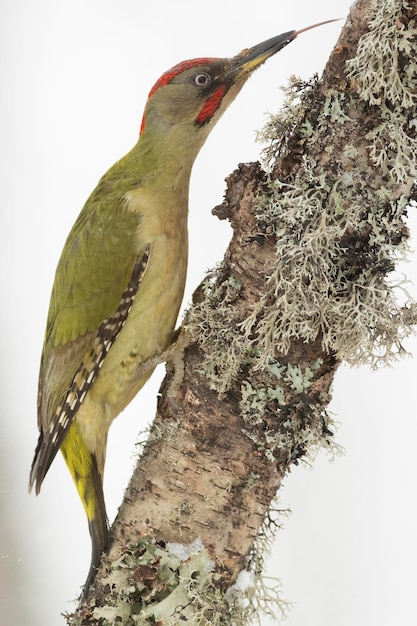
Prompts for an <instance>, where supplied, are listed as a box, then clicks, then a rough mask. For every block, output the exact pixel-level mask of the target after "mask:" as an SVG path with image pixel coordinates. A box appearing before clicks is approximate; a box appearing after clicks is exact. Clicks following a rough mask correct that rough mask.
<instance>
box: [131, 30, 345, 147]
mask: <svg viewBox="0 0 417 626" xmlns="http://www.w3.org/2000/svg"><path fill="white" fill-rule="evenodd" d="M330 21H333V20H330ZM324 23H327V22H322V24H324ZM319 25H320V24H315V25H314V26H308V27H307V28H303V29H302V30H298V31H295V30H291V31H289V32H286V33H283V34H281V35H278V36H276V37H272V38H271V39H268V40H266V41H263V42H262V43H260V44H258V45H256V46H253V47H252V48H247V49H245V50H242V52H240V53H239V54H238V55H237V56H234V57H231V58H226V59H218V58H200V59H192V60H189V61H183V62H182V63H179V64H178V65H176V66H174V67H173V68H171V69H170V70H168V71H167V72H165V74H163V75H162V76H161V78H159V80H158V81H157V82H156V83H155V85H154V86H153V87H152V89H151V91H150V93H149V98H148V102H147V104H146V108H145V112H144V115H143V119H142V125H141V134H143V133H145V132H148V131H151V132H153V133H155V132H156V134H157V135H159V136H161V134H166V133H169V132H170V130H171V129H172V128H173V127H174V126H175V127H179V128H182V129H184V130H187V132H188V134H192V135H194V136H201V142H203V141H204V139H205V138H206V137H207V135H208V133H209V132H210V130H211V128H212V127H213V126H214V124H215V123H216V122H217V121H218V119H219V118H220V116H221V115H222V114H223V113H224V112H225V110H226V109H227V108H228V106H229V105H230V103H231V102H232V101H233V100H234V99H235V97H236V96H237V94H238V93H239V91H240V90H241V89H242V87H243V85H244V84H245V82H246V81H247V79H248V78H249V76H250V75H251V74H252V73H253V71H254V70H255V69H256V68H257V67H259V66H260V65H261V64H262V63H264V61H266V60H267V59H269V58H270V57H271V56H273V55H274V54H275V53H276V52H278V51H279V50H282V48H284V47H285V46H286V45H287V44H289V43H290V42H291V41H293V40H294V39H295V38H296V37H297V35H299V34H300V33H301V32H304V31H305V30H309V29H310V28H314V27H315V26H319ZM193 131H194V132H193Z"/></svg>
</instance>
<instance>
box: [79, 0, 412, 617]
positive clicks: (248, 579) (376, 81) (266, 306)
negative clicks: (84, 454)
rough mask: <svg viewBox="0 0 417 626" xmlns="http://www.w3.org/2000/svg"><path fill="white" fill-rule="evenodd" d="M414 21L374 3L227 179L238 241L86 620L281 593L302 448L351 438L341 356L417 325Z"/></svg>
mask: <svg viewBox="0 0 417 626" xmlns="http://www.w3.org/2000/svg"><path fill="white" fill-rule="evenodd" d="M416 19H417V5H416V4H415V3H410V5H407V4H406V3H405V2H401V1H399V0H379V1H373V0H358V1H357V2H356V3H355V4H354V6H353V8H352V11H351V14H350V16H349V18H348V20H347V23H346V25H345V27H344V29H343V32H342V34H341V36H340V39H339V41H338V43H337V45H336V47H335V49H334V51H333V53H332V55H331V57H330V59H329V61H328V64H327V66H326V68H325V71H324V74H323V77H322V79H321V80H316V79H314V80H313V81H312V83H311V84H309V85H305V84H301V83H297V82H296V81H293V82H292V84H291V85H290V87H289V90H288V102H287V104H286V106H285V107H284V110H283V112H281V113H280V114H278V115H277V116H276V117H274V118H272V119H271V120H270V122H269V124H268V127H267V129H266V130H265V132H264V134H265V139H266V141H267V144H268V148H267V151H266V162H267V166H266V167H265V169H261V167H260V165H259V164H258V163H253V164H249V165H240V166H239V167H238V169H237V170H236V171H235V172H234V173H233V174H232V175H231V176H230V177H229V179H228V188H227V191H226V195H225V199H224V202H223V204H222V205H221V206H219V207H216V208H215V209H214V211H213V212H214V214H215V215H217V216H218V217H219V218H220V219H228V220H229V221H230V222H231V225H232V227H233V238H232V240H231V242H230V245H229V248H228V250H227V252H226V255H225V258H224V260H223V262H222V264H221V266H220V267H219V268H218V269H216V270H215V271H214V272H213V273H212V274H211V275H209V276H208V277H207V278H206V279H205V280H204V281H203V283H202V284H201V285H200V287H199V288H198V289H197V290H196V292H195V294H194V302H193V306H192V308H191V309H190V310H189V311H188V313H187V315H186V318H185V320H184V322H183V325H182V328H181V332H180V335H179V337H178V339H177V341H176V343H175V345H174V346H173V347H172V349H171V350H170V353H169V355H168V362H167V376H166V378H165V380H164V382H163V384H162V388H161V396H160V398H159V403H158V411H157V415H156V418H155V421H154V423H153V425H152V428H151V431H150V434H149V439H148V441H147V443H146V446H145V448H144V451H143V454H142V456H141V458H140V460H139V462H138V464H137V467H136V469H135V472H134V475H133V477H132V479H131V482H130V485H129V487H128V489H127V492H126V495H125V498H124V501H123V504H122V506H121V507H120V510H119V513H118V516H117V518H116V520H115V522H114V525H113V527H112V543H111V547H110V550H109V553H108V554H107V555H105V556H104V557H103V559H102V564H101V567H100V570H99V572H98V575H97V578H96V581H95V587H94V588H93V589H91V590H90V593H89V595H88V598H87V600H86V601H85V602H83V603H81V604H80V606H79V608H78V610H77V611H76V613H75V614H74V615H72V616H67V620H68V623H69V624H83V625H84V624H101V625H102V626H105V625H107V624H114V623H120V624H125V625H127V624H139V625H145V624H155V623H157V624H160V625H161V626H162V625H163V626H168V625H173V624H177V623H183V621H188V622H189V623H193V624H207V625H208V624H245V623H249V621H250V620H251V619H253V618H254V617H255V616H256V614H257V612H258V611H259V610H261V609H263V610H265V611H267V612H268V611H271V612H272V611H273V610H274V606H273V605H274V602H275V601H276V597H275V596H274V594H273V592H272V591H271V590H268V589H266V588H265V585H264V583H263V580H262V575H261V568H262V559H263V552H262V550H263V549H265V547H266V544H267V543H268V541H270V540H271V537H272V534H273V527H274V525H275V524H276V520H275V518H274V516H273V514H272V513H271V505H272V503H273V501H274V498H275V496H276V493H277V490H278V489H279V487H280V484H281V481H282V479H283V477H284V476H285V474H286V472H287V471H288V470H289V468H290V467H291V466H292V465H293V464H297V462H298V460H299V459H302V458H303V457H306V458H308V457H310V458H311V457H312V456H314V453H315V452H317V450H318V449H319V448H321V447H322V446H325V447H327V448H329V449H331V448H332V447H336V444H335V443H334V442H333V438H332V435H333V427H332V422H331V419H330V417H329V415H328V414H327V412H326V407H327V405H328V402H329V400H330V392H329V389H330V385H331V383H332V380H333V377H334V374H335V372H336V369H337V367H338V365H339V363H340V362H341V361H343V360H347V361H349V362H350V363H355V364H357V363H360V362H365V361H366V362H372V363H376V362H378V363H385V362H388V360H389V359H390V358H391V357H392V356H393V355H395V354H397V353H399V352H401V350H402V349H401V340H402V338H403V337H404V336H406V335H407V334H409V332H410V331H411V327H412V324H415V323H416V307H415V305H413V304H412V303H410V304H409V305H404V306H402V307H400V306H399V305H398V304H397V303H396V299H395V296H394V293H393V289H392V286H391V285H390V283H389V282H388V280H387V275H388V274H389V272H391V270H392V269H393V267H394V262H395V259H396V258H397V257H398V256H399V254H400V253H401V251H402V250H403V249H404V247H405V246H406V240H407V237H408V230H407V227H406V225H405V221H404V220H405V216H406V207H407V204H408V203H409V200H410V197H411V196H412V193H413V189H412V188H413V182H414V180H415V178H416V174H417V164H416V154H417V140H416V121H415V119H416V109H417V106H416V103H417V90H416V84H417V81H416V72H417V70H416V65H415V58H417V41H416V31H415V30H412V28H411V26H409V25H410V24H412V23H413V20H414V21H415V20H416ZM245 572H246V574H245ZM236 581H238V584H235V583H236ZM275 608H276V607H275ZM281 608H282V607H281Z"/></svg>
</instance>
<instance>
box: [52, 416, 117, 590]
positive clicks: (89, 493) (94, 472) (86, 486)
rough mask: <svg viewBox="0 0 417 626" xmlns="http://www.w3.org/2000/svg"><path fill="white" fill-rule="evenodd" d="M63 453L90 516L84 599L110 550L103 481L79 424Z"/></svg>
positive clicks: (69, 431) (70, 433) (64, 443)
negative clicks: (87, 568) (89, 562)
mask: <svg viewBox="0 0 417 626" xmlns="http://www.w3.org/2000/svg"><path fill="white" fill-rule="evenodd" d="M61 452H62V454H63V457H64V459H65V462H66V464H67V466H68V469H69V471H70V473H71V476H72V478H73V480H74V482H75V485H76V487H77V491H78V494H79V496H80V499H81V501H82V503H83V506H84V509H85V512H86V514H87V518H88V526H89V530H90V535H91V543H92V548H91V565H90V571H89V572H88V576H87V580H86V582H85V585H84V588H83V595H84V596H86V595H87V592H88V589H89V587H90V585H91V583H92V582H93V580H94V577H95V575H96V572H97V570H98V566H99V564H100V559H101V555H102V553H103V552H105V551H106V550H107V548H108V546H109V531H108V523H107V514H106V506H105V503H104V494H103V477H102V473H101V472H100V470H99V469H98V466H97V459H96V456H95V454H94V453H91V452H90V450H89V449H88V448H87V446H86V444H85V442H84V440H83V438H82V437H81V435H80V432H79V430H78V427H77V424H76V422H74V423H73V424H71V427H70V429H69V430H68V433H67V436H66V437H65V439H64V441H63V443H62V445H61Z"/></svg>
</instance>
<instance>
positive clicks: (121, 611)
mask: <svg viewBox="0 0 417 626" xmlns="http://www.w3.org/2000/svg"><path fill="white" fill-rule="evenodd" d="M257 544H259V548H260V547H261V544H262V547H267V546H268V545H270V540H268V542H267V540H266V536H265V533H264V532H262V534H261V536H260V538H259V539H258V541H257ZM266 553H267V552H266V551H263V552H262V556H261V554H260V550H259V553H258V545H257V546H254V548H253V550H252V551H251V553H250V555H249V557H248V562H247V568H248V572H249V573H250V584H248V585H246V586H245V587H240V589H239V588H238V586H236V585H234V586H232V587H231V588H229V590H228V591H226V592H224V591H222V589H221V586H220V580H221V577H220V575H219V574H217V573H216V572H215V569H214V563H213V561H212V560H211V559H210V556H209V554H208V552H207V550H206V549H205V547H204V546H203V544H202V542H201V541H200V539H197V540H196V541H195V542H194V543H193V544H188V545H183V544H170V543H168V544H167V545H166V546H164V545H163V544H160V545H158V544H155V543H154V541H153V540H151V538H149V537H143V538H141V540H140V541H138V543H137V544H136V545H134V546H131V547H130V550H126V551H125V553H124V554H123V555H122V556H121V557H120V558H119V559H118V561H116V562H115V563H113V564H112V569H111V571H110V572H109V574H108V575H107V577H106V578H105V580H104V581H103V582H104V583H105V584H106V585H108V586H109V588H110V590H111V591H110V594H109V596H108V600H107V604H106V606H101V607H99V606H96V607H94V609H93V617H94V619H95V620H100V624H101V626H114V624H118V625H119V626H151V625H152V624H159V623H160V624H163V625H164V626H176V625H177V624H179V623H183V622H186V623H190V624H194V625H195V626H248V625H249V624H254V623H258V624H261V619H262V615H274V614H275V612H276V608H277V606H278V607H279V608H280V610H281V612H282V613H283V612H284V608H285V603H284V602H283V601H282V600H280V598H279V596H278V595H277V589H276V588H275V586H272V585H270V584H268V582H267V580H266V579H264V578H263V576H262V567H261V564H263V561H264V559H265V558H266Z"/></svg>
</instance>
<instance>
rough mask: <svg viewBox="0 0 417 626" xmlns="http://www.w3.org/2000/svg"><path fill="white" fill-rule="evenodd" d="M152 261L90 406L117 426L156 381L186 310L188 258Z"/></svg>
mask: <svg viewBox="0 0 417 626" xmlns="http://www.w3.org/2000/svg"><path fill="white" fill-rule="evenodd" d="M156 252H157V251H155V256H154V257H152V253H151V259H150V263H149V267H148V268H147V270H146V273H145V276H144V278H143V281H142V282H141V284H140V287H139V289H138V292H137V295H136V298H135V301H134V303H133V306H132V309H131V311H130V313H129V315H128V318H127V320H126V323H125V325H124V327H123V328H122V330H121V331H120V333H119V335H118V337H117V338H116V340H115V342H114V344H113V345H112V347H111V348H110V350H109V353H108V355H107V357H106V358H105V360H104V363H103V366H102V368H101V370H100V372H99V375H98V377H97V379H96V380H95V381H94V384H93V385H92V387H91V389H90V400H94V398H95V397H96V398H97V399H100V402H101V403H103V402H104V403H105V405H106V406H105V411H104V412H105V414H107V415H108V420H109V421H110V422H111V421H112V420H113V419H114V418H115V417H116V416H117V415H118V414H119V413H120V411H122V410H123V409H124V408H125V407H126V406H127V404H129V402H130V401H131V400H132V398H133V397H134V396H135V395H136V394H137V393H138V391H139V390H140V389H141V387H142V386H143V385H144V384H145V382H146V381H147V380H148V378H149V377H150V376H151V374H152V372H153V370H154V368H155V363H149V361H150V360H152V359H154V357H157V356H159V355H160V354H161V353H162V352H163V351H164V350H165V349H166V348H167V347H168V345H169V344H170V342H171V338H172V333H173V331H174V329H175V324H176V320H177V317H178V311H179V308H180V306H181V301H182V296H183V292H184V284H185V276H186V258H185V259H181V258H177V259H176V260H175V261H176V262H175V263H167V259H166V258H165V257H164V258H162V257H160V258H158V255H157V254H156Z"/></svg>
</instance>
